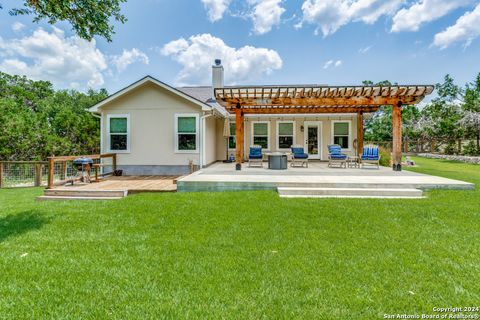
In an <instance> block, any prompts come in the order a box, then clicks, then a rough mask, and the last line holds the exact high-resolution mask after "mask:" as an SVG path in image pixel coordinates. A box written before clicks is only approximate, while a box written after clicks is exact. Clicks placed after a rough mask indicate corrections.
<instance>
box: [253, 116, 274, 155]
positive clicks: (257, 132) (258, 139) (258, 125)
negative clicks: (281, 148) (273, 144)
mask: <svg viewBox="0 0 480 320" xmlns="http://www.w3.org/2000/svg"><path fill="white" fill-rule="evenodd" d="M252 145H259V146H262V148H263V149H265V150H269V149H270V121H253V122H252Z"/></svg>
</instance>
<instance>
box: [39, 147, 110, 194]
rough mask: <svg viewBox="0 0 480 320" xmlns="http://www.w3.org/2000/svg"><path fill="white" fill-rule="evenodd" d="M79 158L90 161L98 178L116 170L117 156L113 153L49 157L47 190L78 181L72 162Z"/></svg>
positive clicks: (76, 171)
mask: <svg viewBox="0 0 480 320" xmlns="http://www.w3.org/2000/svg"><path fill="white" fill-rule="evenodd" d="M80 157H86V158H90V159H92V160H93V164H94V168H96V170H95V171H96V172H97V173H99V175H100V176H107V175H112V174H113V173H114V172H115V171H116V170H117V154H115V153H106V154H93V155H82V156H63V157H49V158H48V183H47V188H48V189H53V188H54V187H55V186H57V185H62V184H65V183H67V182H69V181H75V180H76V179H78V176H77V173H78V170H77V168H76V167H75V166H74V165H73V160H75V159H77V158H80ZM92 171H93V169H92ZM99 171H100V172H99Z"/></svg>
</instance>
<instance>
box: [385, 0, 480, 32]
mask: <svg viewBox="0 0 480 320" xmlns="http://www.w3.org/2000/svg"><path fill="white" fill-rule="evenodd" d="M469 3H471V0H419V1H417V2H415V3H414V4H412V5H411V6H410V7H409V8H403V9H401V10H399V11H398V12H397V13H396V14H395V16H394V17H393V24H392V29H391V31H392V32H401V31H418V30H419V29H420V26H422V25H423V24H425V23H427V22H431V21H434V20H437V19H439V18H441V17H443V16H445V15H446V14H448V13H449V12H451V11H453V10H455V9H457V8H460V7H462V6H465V5H468V4H469Z"/></svg>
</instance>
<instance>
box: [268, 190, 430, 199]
mask: <svg viewBox="0 0 480 320" xmlns="http://www.w3.org/2000/svg"><path fill="white" fill-rule="evenodd" d="M277 190H278V194H279V195H280V197H282V198H408V199H420V198H423V191H422V190H419V189H413V188H409V189H400V188H390V189H384V188H306V187H278V188H277Z"/></svg>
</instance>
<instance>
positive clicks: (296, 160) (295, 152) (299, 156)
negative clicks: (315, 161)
mask: <svg viewBox="0 0 480 320" xmlns="http://www.w3.org/2000/svg"><path fill="white" fill-rule="evenodd" d="M291 150H292V164H291V166H292V167H302V168H303V165H304V164H305V167H306V168H308V154H306V153H305V150H304V149H303V147H302V146H297V145H295V146H292V147H291Z"/></svg>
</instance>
